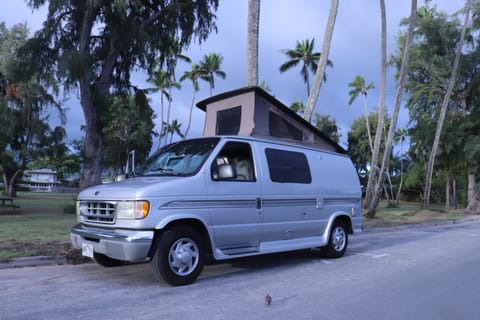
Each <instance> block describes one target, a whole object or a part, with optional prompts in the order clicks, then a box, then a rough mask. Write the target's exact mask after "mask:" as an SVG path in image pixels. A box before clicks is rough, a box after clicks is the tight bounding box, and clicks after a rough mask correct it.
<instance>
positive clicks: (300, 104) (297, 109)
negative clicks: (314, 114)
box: [290, 100, 305, 115]
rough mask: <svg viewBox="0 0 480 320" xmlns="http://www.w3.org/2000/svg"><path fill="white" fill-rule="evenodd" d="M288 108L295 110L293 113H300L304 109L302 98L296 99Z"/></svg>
mask: <svg viewBox="0 0 480 320" xmlns="http://www.w3.org/2000/svg"><path fill="white" fill-rule="evenodd" d="M290 109H291V110H293V111H295V113H298V114H300V115H302V114H303V112H304V111H305V104H304V103H303V101H302V100H297V101H295V102H294V103H292V104H291V105H290Z"/></svg>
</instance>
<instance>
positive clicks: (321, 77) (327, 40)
mask: <svg viewBox="0 0 480 320" xmlns="http://www.w3.org/2000/svg"><path fill="white" fill-rule="evenodd" d="M338 2H339V0H331V1H330V10H329V12H328V21H327V26H326V28H325V34H324V37H323V43H322V55H321V56H320V60H319V61H318V68H317V71H316V72H315V78H314V79H313V87H312V92H311V94H309V95H308V100H307V106H306V107H305V113H304V114H303V118H304V119H305V120H306V121H308V122H311V121H312V115H313V109H315V105H316V104H317V100H318V96H319V95H320V89H321V87H322V82H324V81H325V69H326V68H327V65H328V64H329V60H328V55H329V53H330V45H331V43H332V37H333V29H334V27H335V20H336V19H337V12H338Z"/></svg>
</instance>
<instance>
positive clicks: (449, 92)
mask: <svg viewBox="0 0 480 320" xmlns="http://www.w3.org/2000/svg"><path fill="white" fill-rule="evenodd" d="M470 7H471V1H470V0H467V2H466V4H465V20H464V22H463V27H462V32H461V34H460V41H459V43H458V45H457V52H456V54H455V60H454V62H453V68H452V73H451V74H450V79H449V82H448V88H447V92H446V93H445V96H444V98H443V102H442V108H441V110H440V116H439V117H438V122H437V128H436V130H435V137H434V140H433V146H432V150H431V153H430V157H429V158H428V165H427V174H426V177H425V190H424V193H423V203H422V208H427V207H428V205H429V203H430V189H431V186H432V175H433V167H434V165H435V157H436V156H437V150H438V145H439V143H440V135H441V134H442V128H443V122H444V121H445V113H446V111H447V107H448V104H449V102H450V96H451V95H452V92H453V89H454V87H455V81H456V78H457V72H458V65H459V63H460V56H461V55H462V49H463V42H464V40H465V34H466V32H467V28H468V18H469V16H470Z"/></svg>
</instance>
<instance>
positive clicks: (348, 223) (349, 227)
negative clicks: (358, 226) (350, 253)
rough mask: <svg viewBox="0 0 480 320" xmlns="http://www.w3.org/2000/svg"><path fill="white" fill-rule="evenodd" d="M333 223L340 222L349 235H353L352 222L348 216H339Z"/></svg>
mask: <svg viewBox="0 0 480 320" xmlns="http://www.w3.org/2000/svg"><path fill="white" fill-rule="evenodd" d="M335 221H341V222H342V223H343V225H344V226H345V228H346V229H347V232H348V233H349V234H352V233H353V228H352V220H351V219H350V217H349V216H346V215H341V216H338V217H336V218H335Z"/></svg>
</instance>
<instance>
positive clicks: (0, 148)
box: [0, 23, 67, 196]
mask: <svg viewBox="0 0 480 320" xmlns="http://www.w3.org/2000/svg"><path fill="white" fill-rule="evenodd" d="M0 34H1V37H0V52H1V58H0V79H1V82H0V83H1V89H2V90H1V91H0V114H1V115H2V116H1V117H0V127H1V128H2V130H1V131H0V171H1V173H2V176H3V181H4V184H5V194H6V195H8V196H15V195H16V189H15V185H16V183H17V182H18V180H19V179H20V178H21V177H22V175H23V173H24V171H25V170H26V168H27V164H28V163H29V162H30V161H32V160H34V159H36V158H38V157H44V156H52V157H60V156H63V155H64V153H65V151H66V149H67V148H66V146H65V145H64V138H65V131H64V129H63V128H61V127H57V128H54V129H52V128H51V127H50V126H49V116H48V114H49V111H50V108H56V109H57V111H58V112H59V114H60V115H63V110H62V109H61V107H60V105H59V104H57V103H56V101H55V99H54V98H53V96H52V94H51V93H50V92H48V91H47V90H46V89H45V87H44V86H43V84H42V83H41V82H40V81H38V75H34V76H31V77H23V79H19V78H18V77H17V75H18V74H17V73H16V72H15V71H14V70H15V68H14V66H15V65H16V64H17V61H18V60H17V59H18V58H19V57H20V55H19V53H18V48H20V47H21V46H22V45H23V44H24V43H25V42H26V41H27V36H28V28H27V27H26V25H25V24H20V25H15V26H14V27H13V28H12V29H11V30H8V29H7V28H5V25H4V24H3V23H2V24H0ZM61 120H62V119H61Z"/></svg>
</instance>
